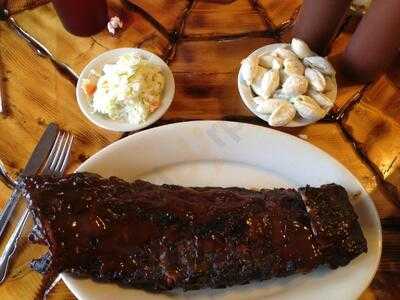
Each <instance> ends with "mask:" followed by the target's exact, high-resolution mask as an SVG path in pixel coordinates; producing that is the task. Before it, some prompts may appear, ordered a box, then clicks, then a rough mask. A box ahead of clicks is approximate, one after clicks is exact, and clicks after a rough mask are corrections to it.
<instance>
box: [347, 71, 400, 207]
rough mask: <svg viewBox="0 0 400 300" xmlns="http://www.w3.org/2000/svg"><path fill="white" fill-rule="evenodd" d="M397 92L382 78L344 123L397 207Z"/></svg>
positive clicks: (399, 169) (399, 145) (399, 191)
mask: <svg viewBox="0 0 400 300" xmlns="http://www.w3.org/2000/svg"><path fill="white" fill-rule="evenodd" d="M399 106H400V90H399V89H398V88H396V87H395V85H394V84H391V83H390V81H389V79H388V78H387V77H386V76H383V77H381V78H380V79H379V80H378V81H377V82H376V83H374V84H373V85H372V86H370V87H369V89H368V90H367V91H366V93H365V95H364V97H363V98H362V100H361V102H360V103H358V104H356V105H355V106H354V107H353V108H352V109H351V111H350V112H349V114H348V115H347V117H346V118H345V120H344V122H343V123H344V126H345V128H346V130H347V131H348V133H349V134H350V135H351V136H352V137H353V138H354V139H355V141H356V142H357V143H358V144H359V146H360V149H361V151H362V152H363V154H364V155H365V156H366V157H367V158H368V160H369V161H370V162H371V163H372V165H373V166H374V168H375V169H376V170H377V171H378V172H379V173H380V176H381V177H382V178H383V179H384V180H385V184H386V187H387V188H388V189H389V191H391V192H392V194H393V197H394V198H395V201H397V203H398V205H400V189H399V186H400V139H399V136H400V109H399Z"/></svg>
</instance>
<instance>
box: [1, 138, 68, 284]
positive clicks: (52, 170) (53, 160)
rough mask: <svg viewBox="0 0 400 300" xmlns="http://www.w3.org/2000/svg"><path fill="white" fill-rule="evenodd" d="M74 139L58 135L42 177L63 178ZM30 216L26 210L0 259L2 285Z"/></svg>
mask: <svg viewBox="0 0 400 300" xmlns="http://www.w3.org/2000/svg"><path fill="white" fill-rule="evenodd" d="M73 139H74V136H73V135H72V134H71V133H68V132H59V133H58V136H57V138H56V140H55V142H54V145H53V147H52V149H51V152H50V154H49V157H48V158H47V161H46V163H45V165H44V166H43V168H42V171H41V173H40V174H41V175H50V176H61V175H62V174H63V173H64V171H65V168H66V167H67V164H68V160H69V157H70V152H71V147H72V142H73ZM28 216H29V210H28V209H25V211H24V213H23V215H22V217H21V219H20V220H19V221H18V224H17V226H16V227H15V229H14V232H13V233H12V235H11V237H10V239H9V240H8V242H7V244H6V247H5V248H4V251H3V254H2V255H1V257H0V283H2V282H3V281H4V279H5V278H6V275H7V269H8V265H9V263H10V260H11V257H12V255H13V254H14V252H15V249H16V248H17V242H18V239H19V238H20V236H21V234H22V231H23V229H24V226H25V223H26V220H27V219H28Z"/></svg>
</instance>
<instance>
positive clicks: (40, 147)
mask: <svg viewBox="0 0 400 300" xmlns="http://www.w3.org/2000/svg"><path fill="white" fill-rule="evenodd" d="M58 131H59V129H58V125H57V124H55V123H50V124H49V125H48V126H47V128H46V130H45V132H44V133H43V135H42V137H41V138H40V141H39V143H38V144H37V145H36V147H35V149H34V150H33V152H32V155H31V157H30V159H29V160H28V162H27V164H26V166H25V169H24V170H23V171H22V173H21V174H20V176H19V177H18V179H17V181H16V182H17V186H15V188H14V191H13V193H12V194H11V197H10V199H8V201H7V203H6V206H5V207H4V209H3V211H2V212H1V214H0V238H1V236H2V234H3V232H4V229H5V228H6V226H7V224H8V221H9V220H10V218H11V215H12V213H13V211H14V209H15V206H16V205H17V203H18V200H19V198H20V196H21V191H20V190H19V189H18V183H19V182H20V180H21V179H22V178H23V177H25V176H30V175H34V174H36V173H37V172H38V171H39V170H40V167H41V166H42V165H43V163H44V162H45V160H46V158H47V157H48V155H49V152H50V150H51V148H52V146H53V144H54V141H55V139H56V137H57V134H58Z"/></svg>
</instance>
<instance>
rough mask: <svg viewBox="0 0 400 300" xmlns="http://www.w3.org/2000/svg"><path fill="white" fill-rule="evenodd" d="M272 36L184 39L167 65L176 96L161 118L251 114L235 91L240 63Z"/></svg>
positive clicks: (216, 117)
mask: <svg viewBox="0 0 400 300" xmlns="http://www.w3.org/2000/svg"><path fill="white" fill-rule="evenodd" d="M272 42H274V40H273V39H271V38H244V39H233V40H225V41H184V42H182V43H181V44H179V45H178V50H177V53H176V57H175V58H174V60H173V61H172V62H171V64H170V66H171V69H172V71H173V72H174V76H175V83H176V95H175V98H174V101H173V102H172V106H171V109H170V110H169V111H168V112H167V114H166V115H165V116H164V120H169V119H176V118H186V119H199V118H202V119H221V118H223V117H224V116H232V115H235V116H250V114H251V113H250V112H249V111H248V110H247V108H246V107H245V106H244V104H243V103H242V101H241V99H240V96H239V93H238V91H237V73H238V71H239V67H240V62H241V60H242V59H243V58H245V57H246V56H247V55H248V54H249V53H250V52H252V51H253V49H256V48H259V47H261V46H263V45H266V44H270V43H272Z"/></svg>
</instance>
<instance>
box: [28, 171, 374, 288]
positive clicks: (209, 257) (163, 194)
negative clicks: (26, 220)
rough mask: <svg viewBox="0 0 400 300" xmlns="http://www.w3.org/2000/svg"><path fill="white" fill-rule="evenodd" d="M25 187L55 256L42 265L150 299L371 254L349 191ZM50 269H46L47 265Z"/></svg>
mask: <svg viewBox="0 0 400 300" xmlns="http://www.w3.org/2000/svg"><path fill="white" fill-rule="evenodd" d="M22 188H23V190H24V194H25V196H26V199H27V202H28V206H29V209H30V211H31V213H32V214H33V216H34V220H35V223H36V228H35V230H34V231H33V233H32V240H34V241H36V242H42V243H46V244H47V245H48V247H49V253H48V254H47V255H45V256H44V258H43V259H42V260H46V261H49V262H50V264H49V265H48V266H47V270H44V269H46V268H43V264H40V259H39V260H36V261H35V263H33V264H32V265H33V266H39V267H36V268H37V269H42V270H41V271H45V272H49V270H50V269H51V271H52V272H69V273H72V274H74V275H76V276H84V277H90V278H92V279H94V280H96V281H106V282H115V283H118V284H121V285H124V286H130V287H135V288H141V289H146V290H151V291H163V290H170V289H174V288H183V289H184V290H190V289H200V288H205V287H212V288H223V287H227V286H232V285H236V284H246V283H248V282H250V281H252V280H265V279H268V278H271V277H282V276H288V275H291V274H294V273H307V272H310V271H312V270H313V269H315V268H316V267H318V266H320V265H328V266H329V267H330V268H333V269H334V268H337V267H340V266H345V265H347V264H348V263H349V262H350V261H351V260H352V259H354V258H356V257H357V256H359V255H360V254H362V253H363V252H367V242H366V240H365V238H364V236H363V233H362V231H361V228H360V225H359V223H358V221H357V215H356V214H355V212H354V210H353V207H352V205H351V204H350V202H349V198H348V195H347V192H346V190H345V189H344V188H343V187H341V186H339V185H336V184H327V185H323V186H321V187H318V188H314V187H309V186H307V187H304V188H300V189H299V190H295V189H262V190H258V191H255V190H248V189H244V188H238V187H232V188H220V187H182V186H176V185H155V184H152V183H149V182H145V181H142V180H136V181H134V182H132V183H129V182H126V181H123V180H121V179H119V178H116V177H111V178H107V179H106V178H102V177H100V176H98V175H96V174H91V173H76V174H72V175H68V176H65V177H61V178H52V177H45V176H43V177H42V176H33V177H27V178H25V180H24V181H23V184H22ZM40 266H41V267H40Z"/></svg>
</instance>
